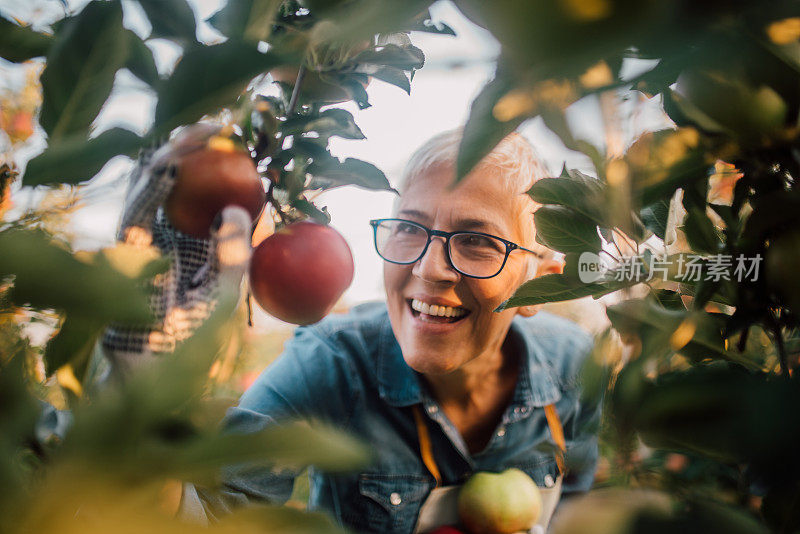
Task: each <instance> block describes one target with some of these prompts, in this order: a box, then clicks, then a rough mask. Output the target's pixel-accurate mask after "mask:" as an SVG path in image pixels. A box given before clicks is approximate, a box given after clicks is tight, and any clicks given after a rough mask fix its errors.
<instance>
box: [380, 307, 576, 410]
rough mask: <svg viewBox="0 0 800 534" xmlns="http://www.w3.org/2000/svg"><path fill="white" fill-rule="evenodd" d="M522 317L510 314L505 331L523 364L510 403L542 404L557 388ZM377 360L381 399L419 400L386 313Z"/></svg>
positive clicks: (558, 395)
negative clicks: (512, 338)
mask: <svg viewBox="0 0 800 534" xmlns="http://www.w3.org/2000/svg"><path fill="white" fill-rule="evenodd" d="M532 320H535V318H534V319H532ZM523 321H524V319H522V318H521V317H516V318H514V320H513V321H512V323H511V328H510V329H509V333H508V335H509V336H514V337H515V338H516V341H518V345H519V346H521V347H522V351H523V354H522V356H523V358H522V361H521V365H522V366H523V368H522V370H521V371H522V372H520V375H519V379H518V381H517V387H516V390H515V393H514V403H515V404H516V405H522V406H528V407H531V408H534V407H541V406H546V405H548V404H552V403H554V402H556V401H558V400H559V399H560V398H561V391H560V390H559V388H558V386H557V384H558V381H557V379H556V378H555V376H554V375H553V370H552V368H551V367H550V366H549V365H548V364H547V360H546V358H545V355H544V354H543V349H542V347H541V345H540V344H539V343H537V342H536V339H535V338H534V337H533V336H532V335H531V334H529V333H528V332H527V331H526V329H525V327H524V324H523ZM377 364H378V391H379V393H380V396H381V398H382V399H384V400H385V401H386V402H388V403H389V404H391V405H392V406H410V405H412V404H417V403H420V402H422V401H423V396H422V388H421V385H420V381H419V376H418V373H417V372H416V371H414V370H413V369H411V367H409V366H408V364H406V362H405V360H404V359H403V354H402V352H401V351H400V345H399V344H398V343H397V339H396V338H395V337H394V333H393V332H392V326H391V324H390V322H389V316H388V314H387V315H385V316H384V321H383V324H382V325H381V330H380V341H379V352H378V362H377Z"/></svg>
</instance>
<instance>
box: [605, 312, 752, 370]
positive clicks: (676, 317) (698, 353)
mask: <svg viewBox="0 0 800 534" xmlns="http://www.w3.org/2000/svg"><path fill="white" fill-rule="evenodd" d="M606 314H607V315H608V319H609V320H610V321H611V324H612V325H613V326H614V328H616V329H617V330H618V331H620V332H632V331H634V332H638V333H639V334H640V335H642V336H658V339H663V340H665V341H666V340H669V346H671V348H672V349H673V350H674V351H676V352H681V353H684V354H685V355H687V356H691V357H694V358H697V359H698V360H702V359H706V358H717V359H723V360H727V361H731V362H735V363H738V364H741V365H743V366H745V367H748V368H751V369H754V368H756V367H757V366H756V365H755V364H754V363H753V362H752V361H750V360H749V359H747V358H745V357H743V356H741V355H740V354H738V353H737V352H734V351H728V350H727V349H726V348H725V340H724V338H723V337H722V329H723V328H724V323H723V322H722V321H721V320H720V319H718V318H716V317H714V316H712V315H710V314H708V313H706V312H703V311H689V310H684V309H666V308H664V307H663V306H661V305H660V304H659V303H658V302H656V301H655V300H653V299H632V300H627V301H624V302H621V303H619V304H614V305H612V306H609V307H608V308H607V309H606ZM679 327H683V330H682V332H679V333H677V334H676V330H678V328H679ZM662 345H663V343H662Z"/></svg>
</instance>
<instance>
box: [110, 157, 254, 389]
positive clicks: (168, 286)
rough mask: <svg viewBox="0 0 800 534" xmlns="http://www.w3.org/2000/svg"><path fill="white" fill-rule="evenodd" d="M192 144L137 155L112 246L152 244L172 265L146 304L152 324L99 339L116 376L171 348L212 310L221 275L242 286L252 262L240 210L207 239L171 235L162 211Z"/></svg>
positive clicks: (228, 211)
mask: <svg viewBox="0 0 800 534" xmlns="http://www.w3.org/2000/svg"><path fill="white" fill-rule="evenodd" d="M197 146H198V145H193V146H192V147H189V148H188V149H187V147H186V146H177V145H175V143H174V142H169V143H166V144H163V145H162V146H161V147H159V148H147V149H144V150H142V152H141V153H140V155H139V157H138V159H137V162H136V165H135V167H134V169H133V171H132V172H131V175H130V182H129V186H128V191H127V194H126V201H125V207H124V210H123V215H122V221H121V224H120V229H119V233H118V239H119V240H120V241H123V242H125V243H128V244H133V245H135V246H141V247H143V248H144V247H149V246H151V245H154V246H156V247H158V248H159V250H160V251H161V254H162V255H164V256H167V257H169V259H170V260H171V262H170V268H169V270H168V271H167V272H166V273H164V274H161V275H158V276H156V278H155V280H154V282H153V285H154V287H153V293H152V296H151V300H150V305H151V309H152V310H153V314H154V316H155V318H156V320H155V322H154V323H153V324H151V325H147V326H145V327H140V328H134V327H131V326H126V325H119V324H112V325H110V326H109V327H108V328H107V329H106V331H105V333H104V335H103V339H102V346H103V349H104V352H105V354H106V356H107V358H108V359H109V361H110V363H111V365H112V368H113V372H114V374H118V375H124V374H126V373H127V372H129V371H130V369H131V368H133V367H136V366H138V365H140V364H141V363H143V362H146V361H148V360H151V359H153V358H155V357H157V356H158V355H159V354H164V353H169V352H172V351H173V350H174V349H175V346H176V343H178V342H180V341H181V340H183V339H186V338H187V337H189V336H190V335H191V334H192V332H194V330H195V329H196V328H197V327H198V326H200V324H201V323H202V322H203V321H204V320H205V319H206V318H207V317H208V316H209V314H210V313H211V311H212V310H213V308H214V304H215V301H216V296H217V295H216V293H217V289H218V285H219V284H218V282H219V280H220V278H221V277H222V276H223V275H224V276H226V277H228V279H230V277H233V278H234V279H235V280H238V281H240V280H241V279H242V276H243V274H244V271H245V269H246V268H247V265H248V262H249V257H250V233H251V220H250V216H249V214H248V213H247V212H246V211H245V210H244V209H242V208H239V207H228V208H225V209H224V210H223V211H222V214H221V216H220V225H219V227H218V228H216V229H214V230H212V236H211V238H210V239H207V240H204V239H197V238H194V237H190V236H187V235H185V234H182V233H181V232H179V231H177V230H176V229H174V228H173V227H172V226H171V225H170V223H169V220H168V219H167V217H166V215H165V213H164V209H163V204H164V201H165V200H166V198H167V196H168V195H169V192H170V190H171V189H172V185H173V184H174V182H175V179H176V175H177V172H176V169H177V167H176V164H177V161H178V156H179V155H181V154H182V153H185V152H186V151H187V150H192V149H196V148H197Z"/></svg>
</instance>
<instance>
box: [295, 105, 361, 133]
mask: <svg viewBox="0 0 800 534" xmlns="http://www.w3.org/2000/svg"><path fill="white" fill-rule="evenodd" d="M280 130H281V132H282V133H283V135H284V137H286V136H288V135H298V134H303V133H309V132H316V133H318V134H319V135H320V136H321V137H323V136H325V137H328V136H331V135H337V136H339V137H342V138H344V139H366V137H365V136H364V133H363V132H362V131H361V129H360V128H359V127H358V125H356V122H355V119H353V115H352V114H351V113H350V112H349V111H347V110H344V109H339V108H332V109H326V110H325V111H323V112H322V113H319V114H312V115H299V116H295V117H292V118H290V119H287V120H286V121H285V122H284V123H283V124H282V125H281V128H280Z"/></svg>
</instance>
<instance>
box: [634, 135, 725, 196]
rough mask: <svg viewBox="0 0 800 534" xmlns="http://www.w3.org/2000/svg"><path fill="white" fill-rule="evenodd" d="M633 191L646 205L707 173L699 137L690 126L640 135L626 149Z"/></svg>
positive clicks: (702, 177) (669, 194) (705, 175)
mask: <svg viewBox="0 0 800 534" xmlns="http://www.w3.org/2000/svg"><path fill="white" fill-rule="evenodd" d="M625 162H626V163H627V165H628V170H629V173H630V179H631V186H632V189H633V191H632V192H633V195H634V197H635V198H638V199H639V200H640V202H641V204H642V205H644V206H647V205H650V204H653V203H654V202H657V201H659V200H661V199H664V198H667V197H671V196H672V193H674V192H675V190H676V189H678V188H679V187H689V186H690V185H691V184H693V183H694V182H696V181H697V180H700V179H704V178H706V177H707V176H708V167H709V164H710V162H709V161H706V156H705V153H704V147H703V146H702V138H701V137H700V136H699V134H698V132H697V131H696V130H694V129H692V128H682V129H679V130H661V131H659V132H654V133H647V134H644V135H642V136H641V137H639V139H637V140H636V141H635V142H634V143H633V144H632V145H631V147H630V148H629V149H628V151H627V152H626V153H625Z"/></svg>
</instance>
